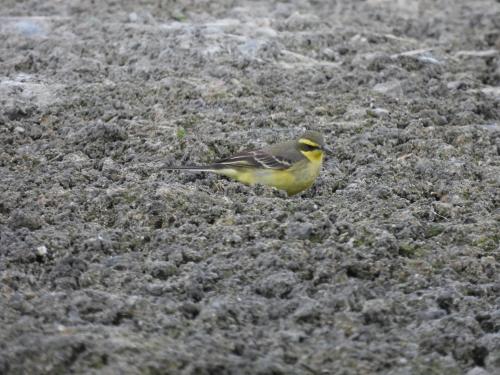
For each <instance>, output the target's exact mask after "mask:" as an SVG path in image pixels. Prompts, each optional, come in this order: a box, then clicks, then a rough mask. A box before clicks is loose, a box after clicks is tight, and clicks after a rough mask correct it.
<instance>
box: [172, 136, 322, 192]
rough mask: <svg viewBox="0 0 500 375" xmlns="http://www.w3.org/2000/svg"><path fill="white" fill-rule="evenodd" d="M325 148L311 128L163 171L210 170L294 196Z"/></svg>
mask: <svg viewBox="0 0 500 375" xmlns="http://www.w3.org/2000/svg"><path fill="white" fill-rule="evenodd" d="M325 152H327V153H330V152H331V151H330V150H329V149H328V147H326V145H325V141H324V139H323V136H322V135H321V134H320V133H318V132H315V131H308V132H306V133H304V134H303V135H302V136H301V137H300V138H299V139H297V140H295V141H288V142H283V143H278V144H276V145H273V146H271V147H269V148H265V149H261V150H253V151H250V150H245V151H242V152H239V153H237V154H235V155H233V156H231V157H229V158H226V159H222V160H219V161H217V162H215V163H212V164H209V165H205V166H199V167H198V166H186V167H169V168H167V170H189V171H198V172H214V173H217V174H220V175H223V176H227V177H231V178H234V179H235V180H237V181H240V182H242V183H244V184H246V185H254V184H262V185H267V186H273V187H275V188H277V189H279V190H284V191H286V192H287V193H288V195H294V194H297V193H300V192H301V191H303V190H305V189H307V188H309V187H310V186H311V185H312V184H313V183H314V181H315V180H316V177H318V175H319V172H320V169H321V164H322V163H323V157H324V154H325Z"/></svg>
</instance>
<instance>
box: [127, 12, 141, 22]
mask: <svg viewBox="0 0 500 375" xmlns="http://www.w3.org/2000/svg"><path fill="white" fill-rule="evenodd" d="M138 20H139V16H138V15H137V13H135V12H132V13H130V14H129V15H128V21H129V22H137V21H138Z"/></svg>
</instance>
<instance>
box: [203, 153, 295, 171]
mask: <svg viewBox="0 0 500 375" xmlns="http://www.w3.org/2000/svg"><path fill="white" fill-rule="evenodd" d="M291 165H292V161H291V160H288V159H287V158H285V157H282V156H275V155H272V154H271V153H270V152H268V151H265V150H255V151H242V152H240V153H238V154H235V155H233V156H231V157H229V158H227V159H223V160H219V161H218V162H216V163H214V164H212V165H211V166H212V167H214V168H218V169H220V168H227V167H229V168H231V167H233V168H238V167H240V168H243V167H253V168H262V169H287V168H289V167H290V166H291Z"/></svg>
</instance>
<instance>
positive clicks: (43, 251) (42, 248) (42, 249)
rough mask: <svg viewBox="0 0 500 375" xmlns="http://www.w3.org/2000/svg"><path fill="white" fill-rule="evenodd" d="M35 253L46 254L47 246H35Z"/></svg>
mask: <svg viewBox="0 0 500 375" xmlns="http://www.w3.org/2000/svg"><path fill="white" fill-rule="evenodd" d="M36 253H37V254H38V255H40V256H44V255H47V247H46V246H45V245H42V246H38V247H37V248H36Z"/></svg>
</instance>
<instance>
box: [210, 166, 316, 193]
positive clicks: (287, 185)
mask: <svg viewBox="0 0 500 375" xmlns="http://www.w3.org/2000/svg"><path fill="white" fill-rule="evenodd" d="M322 161H323V158H320V159H319V160H312V161H308V160H303V161H300V162H298V163H296V164H294V165H293V166H292V167H290V168H288V169H285V170H274V169H252V168H234V169H233V168H227V169H221V170H218V171H217V173H219V174H222V175H224V176H227V177H231V178H234V179H235V180H237V181H240V182H242V183H244V184H246V185H254V184H262V185H267V186H272V187H275V188H277V189H279V190H284V191H286V192H287V194H288V195H294V194H297V193H300V192H301V191H304V190H306V189H307V188H309V187H310V186H311V185H312V184H313V183H314V181H315V180H316V178H317V177H318V175H319V171H320V169H321V164H322Z"/></svg>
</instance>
